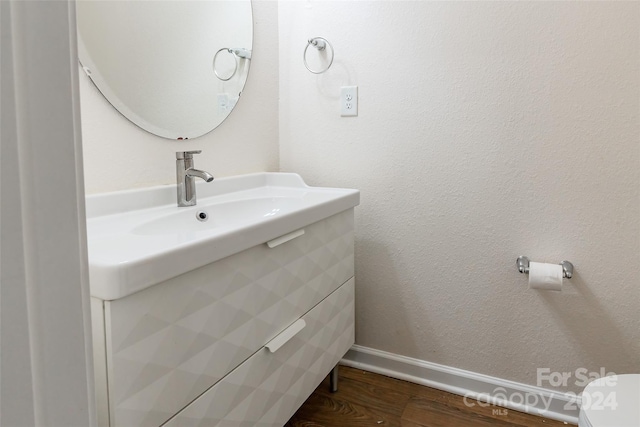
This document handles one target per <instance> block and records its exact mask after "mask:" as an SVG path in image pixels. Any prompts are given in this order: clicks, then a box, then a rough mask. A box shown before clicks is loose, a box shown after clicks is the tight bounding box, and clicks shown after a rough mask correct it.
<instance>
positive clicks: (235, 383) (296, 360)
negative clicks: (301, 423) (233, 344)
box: [165, 279, 354, 427]
mask: <svg viewBox="0 0 640 427" xmlns="http://www.w3.org/2000/svg"><path fill="white" fill-rule="evenodd" d="M302 319H303V320H304V322H305V323H306V326H305V327H304V328H303V329H302V330H301V331H300V332H298V333H297V334H296V335H294V336H293V338H291V339H290V340H289V341H288V342H287V343H286V344H284V345H283V346H282V347H280V348H279V349H278V350H277V351H275V353H271V352H270V351H269V350H268V349H267V348H266V347H265V348H262V349H261V350H260V351H258V352H257V353H256V354H255V355H253V356H252V357H251V358H250V359H248V360H247V361H246V362H244V363H243V364H242V365H240V366H238V367H237V368H236V369H235V370H234V371H232V372H231V373H230V374H229V375H227V376H226V377H225V378H224V379H222V380H221V381H220V382H218V384H216V385H215V386H213V387H212V388H211V389H210V390H208V391H207V392H206V393H205V394H203V395H202V396H201V397H199V398H198V399H197V400H196V401H194V402H193V403H192V404H191V405H189V406H187V407H186V408H185V409H184V410H183V411H181V412H180V413H178V414H177V415H176V416H175V417H174V418H172V419H171V420H170V421H169V422H167V423H166V424H165V427H188V426H207V427H213V426H221V427H240V426H246V427H254V426H261V427H267V426H269V427H282V426H283V425H284V424H285V423H286V422H287V420H288V419H289V418H290V417H291V416H292V415H293V414H294V413H295V411H296V410H297V409H298V408H299V407H300V406H301V405H302V404H303V403H304V401H305V400H306V399H307V397H308V396H309V395H310V394H311V393H312V392H313V391H314V390H315V388H316V387H317V386H318V384H320V383H321V382H322V380H323V378H324V377H325V376H326V375H327V374H328V373H329V371H330V370H331V369H332V368H333V367H334V366H335V365H336V364H337V363H338V361H339V360H340V358H342V356H344V354H345V353H346V352H347V350H349V348H350V347H351V345H353V343H354V280H353V279H351V280H349V281H348V282H347V283H345V284H344V285H343V286H341V287H340V288H339V289H338V290H336V291H335V292H334V293H332V294H331V295H330V296H329V297H328V298H326V299H325V300H324V301H322V302H321V303H320V304H318V305H317V306H316V307H314V308H313V309H312V310H311V311H309V312H308V313H307V314H306V315H305V316H304V317H303V318H302Z"/></svg>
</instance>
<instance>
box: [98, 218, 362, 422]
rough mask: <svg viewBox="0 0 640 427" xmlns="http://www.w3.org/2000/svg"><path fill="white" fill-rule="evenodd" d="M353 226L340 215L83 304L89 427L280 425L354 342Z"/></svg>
mask: <svg viewBox="0 0 640 427" xmlns="http://www.w3.org/2000/svg"><path fill="white" fill-rule="evenodd" d="M353 231H354V219H353V209H348V210H345V211H343V212H341V213H338V214H336V215H333V216H330V217H329V218H326V219H324V220H321V221H319V222H316V223H313V224H311V225H308V226H306V227H304V233H303V234H301V233H297V234H298V236H297V237H295V238H292V239H291V240H287V239H282V240H284V242H283V241H282V240H280V241H278V240H277V239H276V240H275V241H272V242H271V244H269V245H268V244H266V243H265V244H261V245H258V246H254V247H252V248H249V249H247V250H244V251H241V252H239V253H236V254H234V255H231V256H228V257H226V258H223V259H221V260H218V261H216V262H213V263H211V264H208V265H205V266H203V267H200V268H197V269H195V270H192V271H189V272H187V273H185V274H182V275H180V276H178V277H174V278H172V279H169V280H167V281H164V282H162V283H159V284H156V285H154V286H151V287H149V288H147V289H144V290H142V291H140V292H137V293H134V294H132V295H128V296H125V297H123V298H121V299H116V300H111V301H106V300H101V299H98V298H92V315H93V329H94V353H95V354H94V362H95V373H96V389H97V396H98V413H99V424H100V426H101V427H104V426H111V427H115V426H127V427H129V426H154V427H157V426H161V425H167V426H175V427H178V426H179V427H183V426H216V425H220V426H274V427H276V426H282V425H283V424H284V423H285V422H286V421H287V420H288V419H289V418H290V417H291V415H293V413H294V412H295V411H296V410H297V409H298V407H299V406H300V405H301V404H302V403H303V402H304V401H305V400H306V398H307V397H308V396H309V395H310V394H311V393H312V392H313V390H314V389H315V388H316V387H317V386H318V384H319V383H320V382H321V381H322V379H323V378H324V377H325V376H326V375H327V374H328V373H329V371H330V370H331V369H332V368H333V367H334V366H335V365H336V364H337V363H338V361H339V360H340V358H341V357H342V356H343V355H344V354H345V353H346V352H347V350H348V349H349V348H350V347H351V345H352V344H353V342H354V279H353V275H354V258H353V256H354V252H353V251H354V247H353ZM300 234H301V235H300ZM272 246H273V247H272Z"/></svg>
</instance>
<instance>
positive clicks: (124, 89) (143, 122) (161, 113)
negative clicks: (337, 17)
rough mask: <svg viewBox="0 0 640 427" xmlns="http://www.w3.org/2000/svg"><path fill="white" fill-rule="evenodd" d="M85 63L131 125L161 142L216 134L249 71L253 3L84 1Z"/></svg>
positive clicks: (80, 19)
mask: <svg viewBox="0 0 640 427" xmlns="http://www.w3.org/2000/svg"><path fill="white" fill-rule="evenodd" d="M76 8H77V9H76V13H77V25H78V54H79V57H80V63H81V65H82V67H83V69H84V70H85V72H86V73H87V75H88V76H89V77H90V78H91V80H92V81H93V83H94V84H95V85H96V87H97V88H98V89H99V90H100V92H102V94H103V95H104V96H105V98H107V100H108V101H109V102H110V103H111V104H112V105H113V106H114V107H115V108H116V109H117V110H118V111H119V112H120V113H122V115H124V116H125V117H126V118H127V119H129V120H131V121H132V122H133V123H135V124H136V125H138V126H140V127H141V128H143V129H145V130H147V131H149V132H151V133H153V134H155V135H158V136H162V137H164V138H171V139H188V138H195V137H198V136H201V135H204V134H205V133H207V132H210V131H211V130H213V129H214V128H216V127H217V126H218V125H220V123H222V122H223V121H224V119H225V118H227V116H228V115H229V114H230V113H231V110H233V108H234V106H235V105H236V102H238V99H239V98H240V95H241V93H242V89H243V88H244V84H245V82H246V80H247V75H248V72H249V65H250V63H251V52H252V41H253V17H252V13H251V1H250V0H195V1H153V0H127V1H122V0H81V1H77V2H76Z"/></svg>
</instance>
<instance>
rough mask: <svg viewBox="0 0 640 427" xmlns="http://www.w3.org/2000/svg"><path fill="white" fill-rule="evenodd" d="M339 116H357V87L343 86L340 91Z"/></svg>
mask: <svg viewBox="0 0 640 427" xmlns="http://www.w3.org/2000/svg"><path fill="white" fill-rule="evenodd" d="M340 115H341V116H342V117H345V116H357V115H358V86H343V87H342V88H341V89H340Z"/></svg>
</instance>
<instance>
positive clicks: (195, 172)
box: [185, 168, 213, 182]
mask: <svg viewBox="0 0 640 427" xmlns="http://www.w3.org/2000/svg"><path fill="white" fill-rule="evenodd" d="M185 174H186V175H187V176H190V177H193V178H200V179H203V180H204V181H205V182H211V181H213V175H211V174H210V173H209V172H205V171H201V170H199V169H193V168H191V169H187V170H186V171H185Z"/></svg>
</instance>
